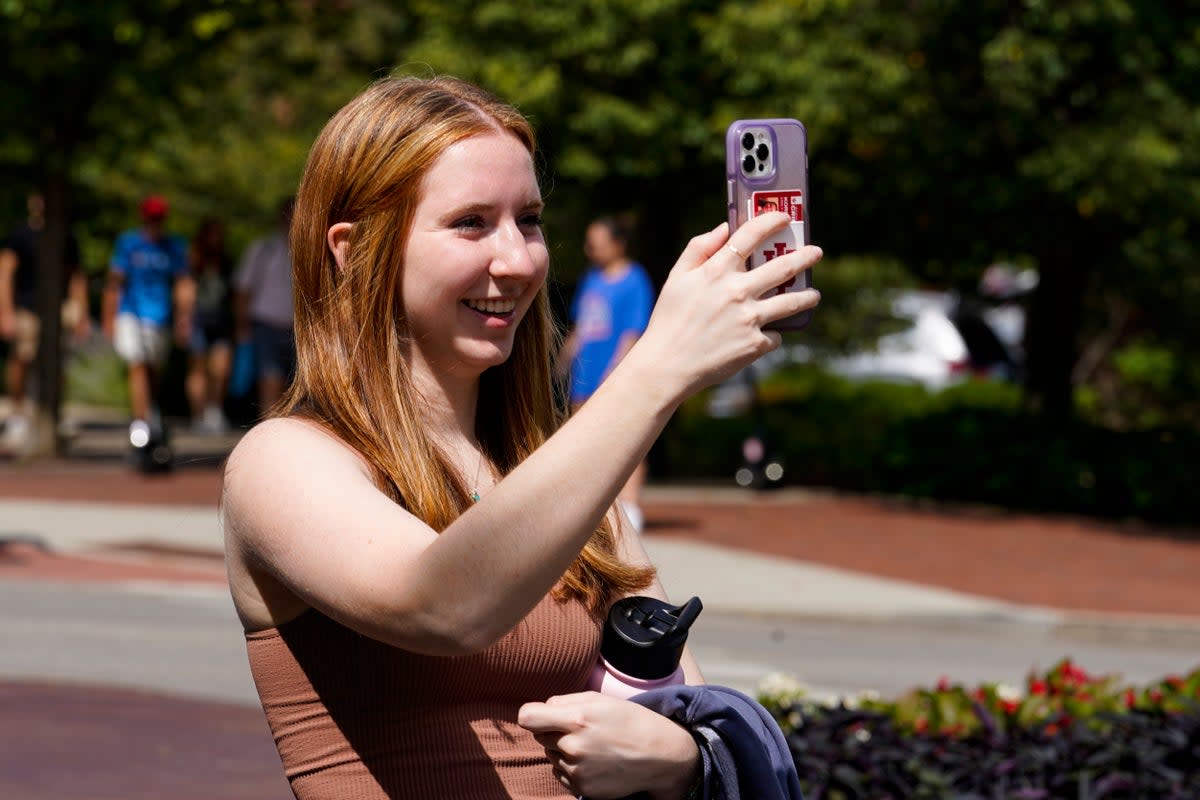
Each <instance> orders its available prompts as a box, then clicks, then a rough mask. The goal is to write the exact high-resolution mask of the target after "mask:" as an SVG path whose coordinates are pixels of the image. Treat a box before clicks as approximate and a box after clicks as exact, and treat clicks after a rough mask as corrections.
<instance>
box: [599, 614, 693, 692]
mask: <svg viewBox="0 0 1200 800" xmlns="http://www.w3.org/2000/svg"><path fill="white" fill-rule="evenodd" d="M702 608H704V604H703V603H701V602H700V598H699V597H693V598H692V599H691V600H688V601H687V602H686V603H684V604H683V605H681V606H673V605H671V604H670V603H664V602H663V601H662V600H658V599H656V598H653V597H645V596H642V595H637V596H634V597H625V598H622V599H621V600H618V601H617V602H615V603H613V606H612V608H611V609H609V612H608V621H607V622H606V623H605V625H604V636H603V638H602V640H601V642H600V654H601V655H602V656H604V660H605V661H607V662H608V663H609V664H611V665H612V666H613V667H614V668H616V669H617V670H619V671H621V672H623V673H625V674H626V675H629V676H631V677H634V678H640V679H642V680H658V679H659V678H666V677H668V676H669V675H670V674H671V673H672V672H674V671H675V669H676V668H677V667H678V666H679V658H680V656H681V655H683V646H684V644H686V643H687V637H688V629H689V628H690V627H691V626H692V623H693V622H695V621H696V617H697V616H698V615H699V614H700V610H701V609H702Z"/></svg>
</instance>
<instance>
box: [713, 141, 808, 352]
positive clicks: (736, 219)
mask: <svg viewBox="0 0 1200 800" xmlns="http://www.w3.org/2000/svg"><path fill="white" fill-rule="evenodd" d="M745 133H751V134H752V135H753V136H754V137H755V138H756V141H758V142H759V143H761V144H766V145H767V146H768V148H769V150H770V152H771V154H772V155H773V161H772V162H771V164H770V168H769V169H767V170H765V171H763V172H762V174H757V172H756V173H755V174H754V175H748V174H746V172H745V171H744V170H743V168H742V166H743V165H742V161H743V158H744V157H745V156H747V155H752V153H753V149H751V150H747V149H745V148H743V146H742V137H743V134H745ZM725 186H726V206H727V210H728V213H729V230H730V232H731V233H732V232H733V231H735V230H737V229H738V227H740V226H741V225H742V224H743V223H745V222H746V220H747V219H749V218H750V204H751V201H752V200H753V198H754V197H755V195H756V194H758V195H759V197H760V198H762V197H766V198H770V197H771V196H772V195H775V194H779V195H785V194H789V193H794V192H798V193H799V197H800V202H799V203H796V204H795V207H797V208H799V209H800V210H799V212H798V213H800V221H802V222H803V225H802V226H801V227H802V229H803V230H802V234H803V236H802V238H803V241H802V242H799V244H809V243H811V242H812V236H811V231H810V228H809V226H810V224H811V220H810V214H809V203H808V131H807V130H806V129H805V127H804V124H803V123H802V122H800V121H799V120H794V119H739V120H737V121H735V122H733V123H732V124H730V126H729V128H728V130H726V132H725ZM768 202H770V200H769V199H768ZM782 210H791V209H790V207H789V208H787V209H782ZM811 286H812V270H806V271H805V272H804V273H802V274H801V276H800V277H799V278H798V279H797V281H796V283H795V284H794V285H793V287H792V288H791V290H792V291H795V290H799V289H807V288H810V287H811ZM812 315H813V312H812V310H809V311H804V312H801V313H799V314H796V315H794V316H791V317H788V318H786V319H782V320H779V321H778V322H774V323H771V324H770V325H769V326H768V327H770V328H773V329H775V330H783V331H796V330H801V329H803V328H804V327H806V326H807V325H808V324H809V322H811V321H812Z"/></svg>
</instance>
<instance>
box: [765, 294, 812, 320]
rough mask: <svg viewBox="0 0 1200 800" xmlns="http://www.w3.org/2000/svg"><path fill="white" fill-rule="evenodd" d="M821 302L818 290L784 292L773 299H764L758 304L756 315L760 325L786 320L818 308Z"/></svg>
mask: <svg viewBox="0 0 1200 800" xmlns="http://www.w3.org/2000/svg"><path fill="white" fill-rule="evenodd" d="M820 302H821V293H820V292H818V291H817V290H816V289H802V290H801V291H799V292H783V293H782V294H777V295H774V296H772V297H764V298H763V299H762V300H760V301H759V302H758V306H757V308H756V314H757V316H758V319H759V324H760V325H766V324H767V323H768V322H775V321H776V320H780V319H785V318H786V317H790V316H792V315H793V314H799V313H800V312H801V311H808V310H809V309H810V308H816V307H817V304H818V303H820Z"/></svg>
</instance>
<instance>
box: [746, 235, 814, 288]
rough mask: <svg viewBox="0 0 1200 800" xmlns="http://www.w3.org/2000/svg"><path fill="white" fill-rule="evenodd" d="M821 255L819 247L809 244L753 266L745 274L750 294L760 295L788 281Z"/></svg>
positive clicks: (810, 266) (807, 267) (810, 265)
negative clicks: (760, 264)
mask: <svg viewBox="0 0 1200 800" xmlns="http://www.w3.org/2000/svg"><path fill="white" fill-rule="evenodd" d="M823 255H824V253H822V252H821V248H819V247H814V246H811V245H809V246H807V247H801V248H800V249H799V250H797V251H796V252H794V253H788V254H787V255H785V256H780V257H779V258H773V259H771V260H770V261H768V262H767V263H765V264H763V265H762V266H759V267H755V268H754V269H752V270H750V271H749V273H748V274H747V276H746V280H747V285H748V287H749V289H750V294H751V296H753V297H761V296H762V295H764V294H766V293H767V292H769V291H771V290H772V289H774V288H776V287H777V286H782V285H783V284H785V283H788V282H789V281H791V280H792V279H793V278H795V277H796V276H797V275H799V274H800V273H802V272H804V270H806V269H812V267H813V265H814V264H816V263H817V262H818V261H820V260H821V257H822V256H823Z"/></svg>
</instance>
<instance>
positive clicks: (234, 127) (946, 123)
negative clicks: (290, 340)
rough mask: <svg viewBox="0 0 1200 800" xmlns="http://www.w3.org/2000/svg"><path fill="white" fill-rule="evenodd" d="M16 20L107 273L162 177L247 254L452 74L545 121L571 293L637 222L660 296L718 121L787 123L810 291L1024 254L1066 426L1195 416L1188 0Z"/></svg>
mask: <svg viewBox="0 0 1200 800" xmlns="http://www.w3.org/2000/svg"><path fill="white" fill-rule="evenodd" d="M0 20H3V22H4V25H2V26H0V28H2V30H3V33H0V43H2V44H4V45H5V48H4V50H5V52H4V54H3V55H2V56H0V58H3V59H4V62H3V63H4V72H5V75H6V76H8V75H12V76H14V77H15V78H16V79H15V80H13V81H8V80H6V81H4V82H3V85H2V86H0V104H2V107H3V108H5V109H8V110H9V111H8V113H7V114H6V117H12V119H11V120H10V121H9V122H10V124H8V125H6V126H5V128H4V130H2V131H0V163H3V164H4V165H5V169H6V170H7V171H8V172H9V174H13V175H16V176H18V177H19V178H21V179H22V180H24V179H26V178H28V179H30V180H32V178H33V176H34V174H35V173H36V172H37V171H38V170H39V169H42V168H43V165H45V164H49V163H58V164H61V165H63V166H64V169H65V170H66V172H67V174H68V176H69V178H70V180H71V183H72V186H74V187H75V188H76V189H77V190H80V192H81V197H82V200H83V202H82V203H81V204H80V205H81V208H82V210H83V211H84V212H85V214H84V215H83V216H84V217H86V219H88V220H89V224H90V225H91V226H92V229H93V230H94V232H95V235H94V237H93V238H92V241H93V242H94V245H93V251H92V252H93V254H94V255H93V258H94V259H99V258H101V253H102V247H103V244H102V243H104V244H106V243H107V241H108V240H109V237H110V236H111V235H112V234H113V233H114V232H115V230H117V229H118V228H119V227H120V224H121V222H122V221H125V220H127V215H128V211H127V210H128V209H129V208H131V206H132V203H133V202H134V200H136V198H137V197H138V196H139V195H140V194H141V193H143V192H144V191H145V190H147V189H148V188H155V189H161V190H164V191H167V192H169V193H171V194H172V195H173V196H176V197H178V198H179V200H178V203H177V204H176V206H177V208H178V209H179V211H180V216H179V217H178V218H177V219H178V222H179V223H180V224H181V225H183V226H185V228H186V227H187V226H188V225H190V224H192V223H194V221H195V219H196V218H197V217H198V216H199V215H201V214H202V213H204V212H206V211H217V212H220V213H223V214H226V215H228V216H230V217H231V218H232V220H231V221H232V222H233V223H234V225H233V229H234V236H235V242H237V243H239V244H240V243H244V241H245V240H246V239H247V238H248V237H249V236H250V235H252V234H253V233H254V232H255V230H256V229H257V228H260V227H261V226H262V225H265V224H266V223H267V221H268V220H269V214H270V209H271V208H272V207H273V206H274V204H275V202H276V200H277V199H278V197H279V196H280V195H282V194H285V193H287V192H288V191H290V190H291V188H292V187H294V186H295V183H296V181H297V179H298V177H299V171H300V168H301V165H302V163H303V159H304V156H305V153H306V152H307V148H308V145H309V143H310V142H311V140H312V138H313V136H314V135H315V133H316V131H317V130H318V129H319V127H320V126H321V125H322V124H323V123H324V121H325V120H326V119H327V118H328V116H329V115H330V114H331V113H333V111H335V110H336V109H337V108H338V107H339V106H340V105H341V104H342V103H344V102H345V101H346V100H347V99H349V97H351V96H352V95H353V94H354V93H355V92H357V91H358V90H359V89H361V88H363V87H364V86H365V85H366V84H367V83H369V82H370V81H371V80H372V79H374V78H376V77H378V76H380V75H384V74H389V73H393V72H404V73H415V74H432V73H451V74H456V75H460V76H462V77H465V78H467V79H470V80H474V81H476V82H478V83H480V84H482V85H484V86H486V87H488V88H490V89H492V90H493V91H495V92H496V93H498V94H499V95H501V96H503V97H505V98H506V99H509V100H511V101H513V102H514V103H516V104H517V105H518V106H519V107H520V108H521V109H522V110H523V111H524V112H525V113H526V114H527V115H529V116H530V118H531V119H532V120H533V122H534V124H535V126H536V127H537V129H538V131H539V136H540V139H541V144H542V149H543V161H542V169H543V173H544V185H545V191H546V194H547V198H548V201H549V204H550V210H549V213H548V215H547V220H548V225H547V227H548V231H549V233H550V236H551V243H552V246H553V248H554V258H555V265H556V268H557V272H558V274H559V275H560V277H561V278H562V279H563V280H565V281H567V282H569V281H570V280H571V278H572V277H573V276H574V275H576V274H577V273H578V271H579V270H580V269H581V268H582V267H583V256H582V253H581V252H580V247H579V243H580V241H581V234H582V229H583V226H584V225H585V224H586V222H587V220H588V218H589V217H591V216H592V215H594V214H597V213H602V212H607V211H615V210H626V209H628V210H631V211H633V212H634V213H635V214H636V215H637V216H638V217H639V219H640V223H641V225H640V234H641V235H640V237H639V239H638V241H637V242H636V244H637V245H638V251H639V255H641V256H642V257H643V259H644V260H645V261H646V262H647V265H648V266H649V267H650V269H651V271H652V273H653V274H655V275H656V276H657V277H659V278H660V279H661V277H662V276H663V275H665V271H666V269H667V268H669V266H670V264H671V262H672V261H673V259H674V256H675V254H676V253H677V252H678V250H679V248H680V247H681V246H682V245H683V244H684V243H685V242H686V240H687V238H688V237H689V236H691V235H692V234H694V233H696V232H698V231H700V230H703V229H706V228H708V227H711V225H712V224H713V223H714V222H716V221H718V220H719V219H721V218H722V215H723V207H724V205H723V202H724V198H723V196H722V191H723V190H722V186H721V183H722V180H721V174H722V153H721V147H722V141H723V132H724V129H725V126H726V125H728V123H729V122H731V121H732V120H734V119H737V118H746V117H753V116H795V117H797V118H799V119H801V120H803V121H804V122H805V123H806V124H807V126H808V128H809V132H810V147H811V153H810V162H811V164H812V180H811V193H812V195H811V197H810V211H811V220H812V224H813V226H814V227H813V231H814V234H815V238H816V241H817V242H818V243H819V244H821V245H822V246H823V247H824V248H825V250H826V253H827V258H826V261H825V262H824V263H823V264H822V265H821V266H820V267H819V268H818V273H817V284H818V285H821V283H822V278H821V276H822V275H823V274H824V275H831V276H832V275H833V274H835V273H836V272H837V270H838V268H839V264H840V263H841V262H842V260H843V259H844V260H845V264H846V267H845V270H846V271H845V275H849V276H853V278H852V279H858V278H859V277H860V276H861V279H862V280H870V279H872V278H873V276H874V279H879V280H882V279H883V276H894V275H895V272H896V270H895V266H894V265H896V264H901V265H903V267H904V269H906V270H907V271H909V272H911V273H912V275H913V276H914V278H915V279H916V280H917V281H920V282H924V283H927V284H931V285H938V286H945V287H954V288H960V289H972V288H973V287H974V284H975V281H977V279H978V277H979V274H980V272H981V270H982V268H983V267H985V266H986V265H988V264H989V263H992V262H994V261H999V260H1005V261H1014V262H1018V263H1021V264H1024V265H1028V266H1034V267H1036V268H1037V269H1038V270H1039V272H1040V274H1041V278H1042V281H1041V284H1040V286H1039V288H1038V290H1037V293H1036V295H1035V296H1034V298H1033V300H1032V302H1031V306H1030V326H1029V341H1028V343H1027V351H1028V353H1029V357H1030V384H1029V387H1028V390H1029V392H1028V396H1029V398H1030V400H1031V404H1032V405H1034V406H1036V407H1040V408H1042V409H1043V410H1044V411H1045V412H1047V413H1050V414H1063V413H1066V412H1067V411H1068V410H1069V407H1070V404H1071V398H1072V388H1073V384H1074V385H1076V386H1078V385H1087V386H1088V387H1089V388H1090V390H1091V392H1092V393H1091V394H1090V395H1088V396H1089V397H1090V398H1091V400H1090V401H1089V402H1091V403H1092V405H1091V406H1090V407H1091V408H1093V409H1094V411H1095V413H1097V414H1102V413H1104V412H1105V411H1106V410H1107V411H1110V412H1111V411H1113V409H1116V410H1117V412H1116V413H1114V414H1112V419H1113V420H1114V421H1120V420H1122V419H1124V420H1125V421H1128V417H1127V415H1126V414H1125V413H1124V412H1123V411H1121V408H1122V405H1121V403H1120V402H1119V398H1120V396H1121V392H1122V389H1123V387H1126V386H1128V385H1130V383H1131V382H1135V381H1136V382H1137V386H1138V391H1139V397H1141V396H1149V397H1152V398H1154V399H1153V402H1155V403H1157V404H1158V405H1160V406H1162V407H1164V408H1165V409H1167V410H1166V411H1165V412H1164V414H1163V415H1161V416H1160V418H1161V419H1166V420H1171V419H1172V418H1174V421H1180V419H1181V418H1184V419H1187V420H1190V421H1191V422H1192V423H1193V424H1194V423H1195V422H1196V418H1195V414H1196V411H1195V406H1194V404H1188V403H1185V402H1180V399H1181V398H1186V397H1187V396H1189V394H1191V395H1194V394H1195V390H1196V389H1197V388H1200V372H1198V368H1196V367H1193V366H1192V362H1193V361H1194V360H1195V359H1194V358H1191V356H1193V355H1195V353H1196V350H1197V344H1198V343H1197V337H1196V336H1195V326H1194V323H1192V322H1191V318H1190V313H1189V312H1190V309H1191V308H1192V307H1193V306H1194V305H1195V304H1196V303H1197V301H1200V276H1198V275H1197V273H1196V271H1195V270H1193V269H1192V268H1191V267H1192V265H1193V264H1194V263H1195V261H1196V255H1197V254H1196V251H1195V244H1194V243H1193V236H1192V235H1191V232H1192V231H1193V230H1195V226H1196V223H1197V221H1198V220H1197V219H1196V216H1197V214H1198V213H1200V202H1198V201H1200V197H1198V196H1197V195H1198V194H1200V180H1198V176H1197V159H1198V158H1200V155H1198V154H1200V147H1198V146H1197V145H1198V142H1197V138H1198V135H1200V113H1198V112H1197V92H1200V80H1197V77H1198V76H1197V70H1198V67H1200V4H1198V3H1196V2H1194V1H1193V0H1187V1H1186V2H1180V3H1172V4H1164V3H1153V2H1148V0H1060V1H1059V2H1047V0H1022V2H1002V0H981V2H977V3H961V2H954V1H953V0H903V1H901V0H738V1H737V2H735V0H539V2H533V1H532V0H474V1H473V2H467V1H466V0H412V2H410V3H407V4H404V5H403V6H398V5H397V4H394V3H390V2H386V0H291V1H290V2H286V3H283V4H258V3H252V2H249V0H245V1H243V0H207V2H202V1H200V0H195V1H191V2H185V0H174V1H173V2H172V1H171V0H162V2H159V3H158V4H156V5H155V7H154V8H153V9H150V8H147V7H143V4H138V3H133V2H128V1H127V2H113V3H103V4H85V3H72V2H66V0H59V1H57V2H56V1H55V0H40V1H38V0H0ZM12 109H30V111H29V113H25V114H14V112H13V111H12ZM56 159H57V160H56ZM86 233H87V232H85V240H86V239H87V236H86ZM838 277H842V276H840V275H839V276H838ZM830 280H831V285H833V284H836V285H837V286H838V290H839V291H840V292H845V291H846V290H847V286H846V283H847V281H845V280H842V281H841V283H840V284H838V282H837V279H836V278H833V277H831V278H830ZM838 315H839V310H838V309H837V308H834V307H831V306H830V305H829V304H826V306H824V307H823V308H822V309H821V310H819V311H818V314H817V322H816V323H815V327H814V329H813V331H811V333H810V334H809V335H825V334H828V335H829V336H831V337H833V338H839V337H840V338H845V337H846V336H849V335H851V334H852V333H853V328H852V326H851V325H847V324H845V320H838V319H831V323H832V324H831V325H829V327H828V328H827V329H826V328H823V327H822V326H823V325H825V323H824V322H823V318H825V317H831V318H836V317H838ZM1164 353H1165V354H1167V355H1168V357H1167V358H1165V359H1164V358H1163V357H1162V354H1164ZM1146 354H1149V355H1146ZM1146 364H1157V365H1160V366H1162V367H1163V368H1164V369H1167V370H1168V371H1169V372H1170V376H1169V379H1164V378H1163V376H1159V377H1158V378H1157V379H1155V380H1150V381H1148V380H1147V373H1146V369H1145V368H1144V365H1146ZM1170 409H1175V411H1172V410H1170ZM1189 409H1190V410H1189ZM1189 415H1190V416H1189Z"/></svg>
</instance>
